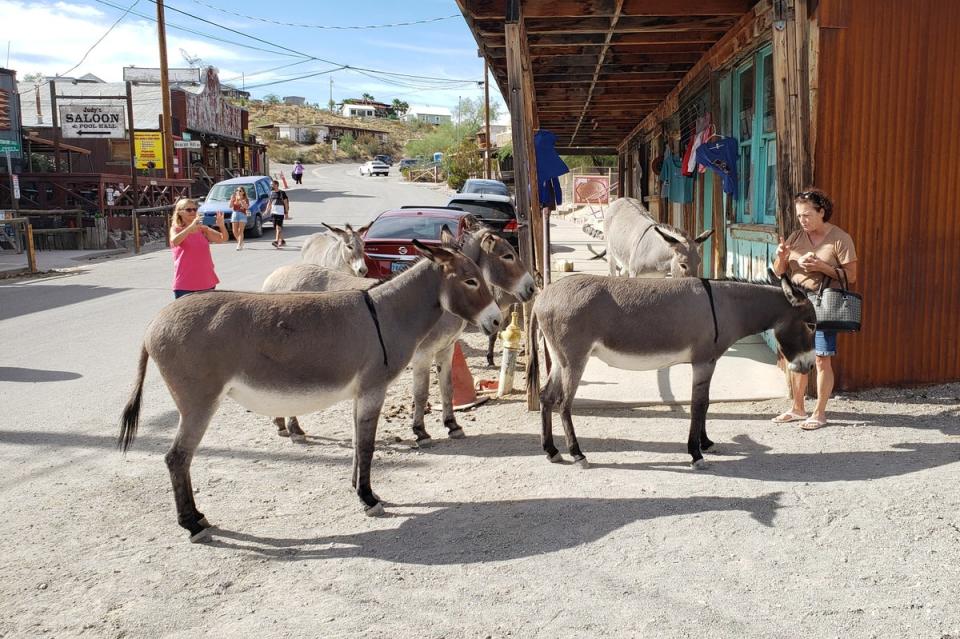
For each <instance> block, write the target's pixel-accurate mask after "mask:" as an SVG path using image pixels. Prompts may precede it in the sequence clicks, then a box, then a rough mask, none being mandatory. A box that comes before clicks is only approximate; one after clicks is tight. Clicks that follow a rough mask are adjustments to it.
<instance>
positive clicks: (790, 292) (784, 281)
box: [780, 273, 809, 306]
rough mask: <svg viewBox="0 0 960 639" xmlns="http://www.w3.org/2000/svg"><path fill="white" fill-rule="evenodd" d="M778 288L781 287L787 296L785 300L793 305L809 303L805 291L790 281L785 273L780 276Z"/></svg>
mask: <svg viewBox="0 0 960 639" xmlns="http://www.w3.org/2000/svg"><path fill="white" fill-rule="evenodd" d="M780 288H782V289H783V294H784V295H786V296H787V301H789V302H790V303H791V304H793V305H794V306H803V305H804V304H807V303H809V300H807V295H806V292H805V291H804V290H803V289H801V288H800V287H799V286H797V285H796V284H794V283H793V282H792V281H790V278H789V277H787V275H786V273H784V274H783V275H781V276H780Z"/></svg>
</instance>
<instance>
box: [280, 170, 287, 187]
mask: <svg viewBox="0 0 960 639" xmlns="http://www.w3.org/2000/svg"><path fill="white" fill-rule="evenodd" d="M280 181H281V182H283V188H285V189H286V188H289V187H288V186H287V176H286V175H284V174H283V171H280Z"/></svg>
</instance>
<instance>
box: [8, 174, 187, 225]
mask: <svg viewBox="0 0 960 639" xmlns="http://www.w3.org/2000/svg"><path fill="white" fill-rule="evenodd" d="M192 184H193V182H192V181H191V180H168V179H165V178H152V177H146V176H138V177H137V192H136V193H134V190H133V188H132V187H131V185H130V176H129V175H116V174H111V173H22V174H20V207H21V208H31V209H41V210H49V209H81V210H83V211H86V212H101V213H103V214H105V215H109V214H111V213H129V212H130V211H131V210H133V209H135V208H143V207H152V206H167V205H170V204H173V203H174V202H176V201H177V200H178V199H180V198H182V197H189V196H190V187H191V185H192ZM0 194H2V195H3V196H4V199H9V197H10V193H9V187H6V186H5V185H4V184H2V183H0Z"/></svg>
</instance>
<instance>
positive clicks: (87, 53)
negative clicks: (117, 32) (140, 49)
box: [60, 0, 140, 75]
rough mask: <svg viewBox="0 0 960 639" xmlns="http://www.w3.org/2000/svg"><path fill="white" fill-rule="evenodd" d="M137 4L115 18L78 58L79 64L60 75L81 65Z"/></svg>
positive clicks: (135, 2)
mask: <svg viewBox="0 0 960 639" xmlns="http://www.w3.org/2000/svg"><path fill="white" fill-rule="evenodd" d="M138 4H140V0H134V1H133V4H131V5H130V6H129V7H127V9H126V10H125V11H124V12H123V13H122V14H120V17H119V18H117V20H116V22H114V23H113V24H111V25H110V28H109V29H107V30H106V31H105V32H104V34H103V35H102V36H100V38H99V39H98V40H97V41H96V42H94V43H93V44H92V45H90V48H89V49H87V52H86V53H84V54H83V57H82V58H80V62H77V63H76V64H75V65H73V66H72V67H70V68H69V69H67V70H66V71H64V72H63V73H61V74H60V75H67V74H68V73H70V72H71V71H73V70H74V69H76V68H77V67H79V66H80V65H81V64H83V62H84V60H86V59H87V56H88V55H90V52H91V51H93V50H94V49H96V48H97V45H98V44H100V43H101V42H103V39H104V38H106V37H107V36H108V35H110V32H111V31H113V29H114V27H116V26H117V25H118V24H120V23H121V22H122V21H123V19H124V18H126V17H127V16H128V15H130V12H131V11H133V8H134V7H135V6H137V5H138Z"/></svg>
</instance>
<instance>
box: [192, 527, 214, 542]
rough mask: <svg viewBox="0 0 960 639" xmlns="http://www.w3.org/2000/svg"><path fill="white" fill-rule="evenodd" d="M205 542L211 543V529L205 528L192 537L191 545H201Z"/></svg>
mask: <svg viewBox="0 0 960 639" xmlns="http://www.w3.org/2000/svg"><path fill="white" fill-rule="evenodd" d="M205 541H210V529H209V528H204V529H203V530H201V531H200V532H196V533H193V534H192V535H190V543H191V544H200V543H203V542H205Z"/></svg>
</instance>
